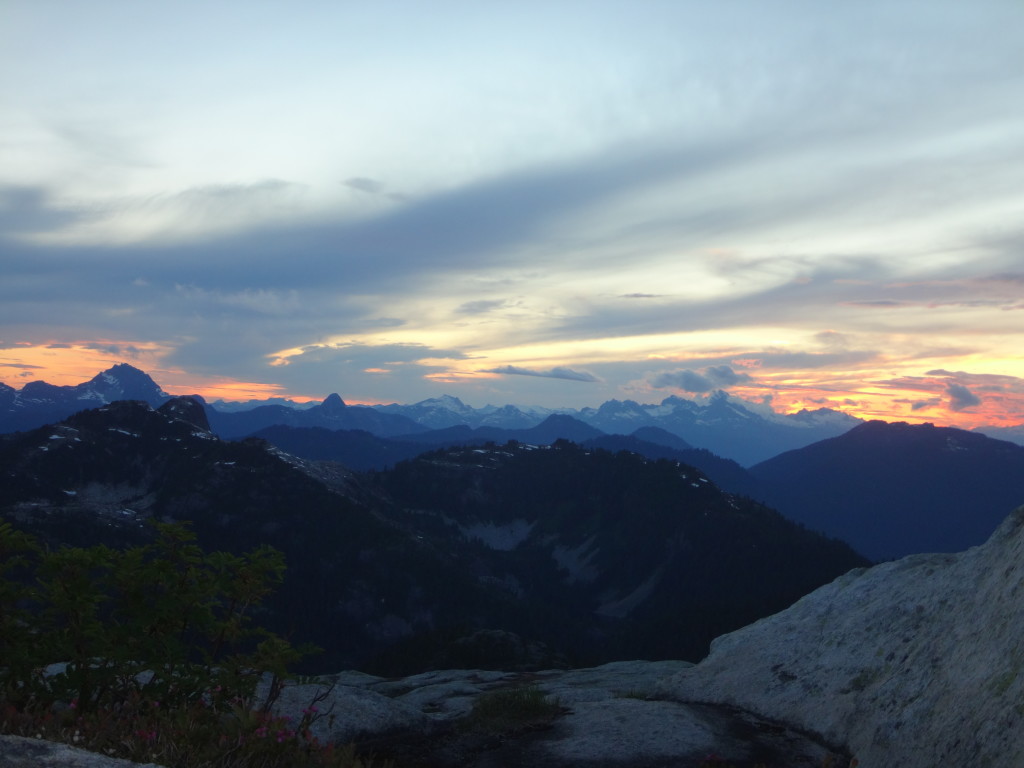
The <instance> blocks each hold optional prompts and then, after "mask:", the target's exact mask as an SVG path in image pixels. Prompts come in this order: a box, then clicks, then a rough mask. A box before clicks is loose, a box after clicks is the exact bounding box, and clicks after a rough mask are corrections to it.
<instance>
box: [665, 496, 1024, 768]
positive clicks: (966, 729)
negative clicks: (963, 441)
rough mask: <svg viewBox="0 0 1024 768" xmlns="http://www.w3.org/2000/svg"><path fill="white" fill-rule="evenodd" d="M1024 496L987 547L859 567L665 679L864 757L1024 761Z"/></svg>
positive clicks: (683, 696) (917, 764)
mask: <svg viewBox="0 0 1024 768" xmlns="http://www.w3.org/2000/svg"><path fill="white" fill-rule="evenodd" d="M1022 587H1024V507H1022V508H1021V509H1018V510H1017V511H1016V512H1014V513H1012V514H1011V515H1010V516H1009V517H1008V518H1007V519H1006V521H1005V522H1004V523H1003V524H1002V525H1001V526H1000V528H999V529H998V530H997V531H996V532H995V533H994V534H993V535H992V537H991V538H990V539H989V540H988V542H986V543H985V544H983V545H981V546H978V547H974V548H972V549H970V550H968V551H966V552H962V553H959V554H956V555H913V556H910V557H907V558H904V559H902V560H898V561H895V562H889V563H884V564H882V565H878V566H875V567H873V568H870V569H866V570H865V569H859V570H855V571H851V572H850V573H848V574H846V575H845V576H842V577H840V578H839V579H837V580H836V581H834V582H833V583H831V584H829V585H827V586H824V587H821V588H820V589H818V590H816V591H815V592H813V593H811V594H810V595H808V596H806V597H804V598H803V599H801V600H800V601H798V602H797V603H796V604H794V605H793V606H792V607H790V608H789V609H787V610H785V611H783V612H781V613H778V614H776V615H774V616H771V617H768V618H766V619H762V620H761V621H758V622H756V623H755V624H752V625H750V626H748V627H745V628H743V629H741V630H738V631H736V632H733V633H731V634H728V635H724V636H722V637H720V638H718V639H717V640H715V642H714V643H713V644H712V648H711V653H710V654H709V656H708V657H707V658H706V659H705V660H704V661H702V662H701V663H700V664H698V665H697V666H695V667H692V668H688V669H685V670H682V671H680V672H678V673H677V674H675V675H674V676H672V677H670V678H669V679H668V680H666V681H665V682H664V683H662V685H661V686H660V689H661V691H662V692H663V693H666V694H668V695H671V696H672V697H674V698H676V699H678V700H681V701H704V702H715V703H718V704H723V703H724V704H728V705H732V706H736V707H740V708H742V709H745V710H748V711H751V712H755V713H758V714H760V715H762V716H765V717H769V718H773V719H777V720H780V721H783V722H786V723H789V724H791V725H794V726H796V727H798V728H801V729H806V730H808V731H811V732H814V733H818V734H821V735H822V736H823V737H824V738H825V739H826V740H828V741H832V742H838V743H842V744H846V745H847V746H848V747H849V749H850V751H851V752H852V753H853V754H855V755H856V756H857V757H858V758H859V760H860V765H861V766H864V767H865V768H867V767H868V766H894V765H898V766H900V767H901V768H934V767H935V766H939V765H949V766H967V765H971V766H992V767H993V768H1001V767H1002V766H1006V768H1010V767H1011V766H1020V765H1024V589H1022Z"/></svg>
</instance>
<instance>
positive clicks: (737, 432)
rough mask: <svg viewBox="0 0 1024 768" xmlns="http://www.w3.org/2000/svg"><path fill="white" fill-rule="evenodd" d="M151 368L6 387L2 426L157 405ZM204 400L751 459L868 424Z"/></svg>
mask: <svg viewBox="0 0 1024 768" xmlns="http://www.w3.org/2000/svg"><path fill="white" fill-rule="evenodd" d="M170 397H171V396H170V395H168V394H167V393H166V392H164V391H163V390H162V389H161V388H160V387H159V386H158V385H157V384H156V383H155V382H154V381H153V380H152V379H151V378H150V377H149V376H148V375H147V374H146V373H144V372H143V371H140V370H138V369H137V368H134V367H132V366H130V365H127V364H125V363H120V364H118V365H115V366H113V367H112V368H110V369H108V370H106V371H103V372H102V373H100V374H97V375H96V376H95V377H94V378H92V379H91V380H89V381H87V382H84V383H82V384H78V385H75V386H54V385H50V384H46V383H45V382H30V383H28V384H26V385H25V386H24V387H22V388H21V389H20V390H17V389H14V388H13V387H10V386H7V385H0V432H14V431H20V430H26V429H32V428H35V427H38V426H42V425H43V424H48V423H53V422H55V421H59V420H60V419H63V418H66V417H67V416H70V415H71V414H73V413H75V412H76V411H78V410H81V409H83V408H89V407H95V406H98V405H102V404H105V403H110V402H113V401H115V400H126V399H128V400H142V401H143V402H146V403H148V404H149V405H151V406H153V407H159V406H160V405H161V404H162V403H164V402H166V401H167V400H168V399H170ZM198 399H199V400H200V401H201V402H204V407H205V409H206V412H207V418H208V419H209V422H210V426H211V428H212V429H213V431H214V433H215V434H217V435H218V436H220V437H224V438H228V439H232V438H238V437H244V436H246V435H250V434H252V433H254V432H257V431H259V430H261V429H265V428H267V427H271V426H275V425H287V426H292V427H320V428H324V429H331V430H338V429H349V430H351V429H361V430H365V431H367V432H370V433H371V434H374V435H376V436H378V437H389V438H390V437H399V436H401V437H406V436H410V435H419V434H423V433H425V432H428V431H431V430H437V429H450V428H459V427H465V428H469V429H485V428H496V429H503V430H507V429H530V428H533V427H536V426H538V425H540V424H542V423H543V422H544V421H545V420H546V419H547V418H549V417H551V416H553V415H557V416H569V417H572V418H574V419H576V420H577V421H580V422H582V423H583V424H586V425H588V426H590V427H593V428H594V429H596V430H599V431H600V432H603V433H606V434H631V433H633V432H635V431H636V430H637V429H643V428H646V427H655V428H658V429H661V430H664V431H666V432H668V433H670V434H672V435H675V436H677V437H679V438H681V439H683V440H684V441H686V442H687V443H688V444H690V445H691V446H692V447H696V448H703V449H706V450H708V451H711V452H712V453H714V454H716V455H719V456H723V457H726V458H729V459H732V460H734V461H736V462H738V463H739V464H742V465H745V466H747V465H751V464H754V463H757V462H758V461H763V460H765V459H768V458H771V457H772V456H775V455H777V454H779V453H781V452H783V451H787V450H791V449H793V448H799V447H802V446H805V445H809V444H811V443H813V442H816V441H818V440H823V439H826V438H829V437H835V436H837V435H840V434H842V433H843V432H845V431H846V430H848V429H850V428H852V427H853V426H855V425H857V424H859V423H860V420H859V419H856V418H854V417H852V416H849V415H847V414H844V413H841V412H839V411H834V410H830V409H826V408H822V409H818V410H815V411H800V412H799V413H796V414H778V413H774V412H772V411H771V410H770V409H765V408H762V407H755V406H753V405H751V404H750V403H745V402H744V401H742V400H738V399H736V398H733V397H730V396H729V395H728V394H727V393H725V392H717V393H715V394H714V395H713V396H711V397H710V398H708V400H707V402H705V403H698V402H695V401H691V400H685V399H683V398H679V397H675V396H672V397H667V398H665V399H664V400H662V401H661V402H660V403H658V404H646V405H645V404H640V403H637V402H634V401H632V400H625V401H620V400H610V401H608V402H606V403H604V404H603V405H601V406H600V407H599V408H581V409H560V410H558V411H554V410H551V409H542V408H523V407H520V406H516V405H505V406H500V407H498V406H485V407H483V408H472V407H470V406H468V405H466V404H465V403H463V402H462V401H461V400H459V399H458V398H456V397H450V396H446V397H440V398H432V399H429V400H424V401H422V402H419V403H416V404H413V405H398V404H391V405H382V406H372V407H371V406H350V405H347V404H346V403H345V402H344V400H342V398H341V397H340V396H339V395H337V394H332V395H330V396H328V397H327V398H326V399H324V401H323V402H322V403H320V404H319V405H314V406H307V407H302V408H299V407H293V406H289V405H284V404H281V403H280V402H276V403H270V402H268V403H266V404H262V403H260V401H250V403H249V404H248V405H251V406H253V407H248V408H245V409H240V408H238V407H236V406H232V407H226V406H222V407H221V408H218V407H216V406H215V405H211V404H207V403H205V401H202V398H198Z"/></svg>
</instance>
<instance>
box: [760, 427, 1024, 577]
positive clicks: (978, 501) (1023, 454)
mask: <svg viewBox="0 0 1024 768" xmlns="http://www.w3.org/2000/svg"><path fill="white" fill-rule="evenodd" d="M749 472H750V474H751V475H753V476H754V478H756V479H757V480H758V481H759V483H760V492H761V494H762V495H761V496H760V498H763V499H764V501H765V502H766V503H768V504H769V505H771V506H772V507H774V508H775V509H777V510H779V511H780V512H781V513H782V514H784V515H786V516H787V517H789V518H791V519H793V520H796V521H798V522H800V523H803V524H804V525H806V526H808V527H809V528H813V529H815V530H819V531H823V532H825V533H826V534H828V535H829V536H836V537H838V538H841V539H843V540H844V541H846V542H849V543H850V544H851V545H852V546H853V547H854V549H856V550H857V551H858V552H861V553H863V554H865V555H867V556H868V557H870V558H872V559H875V560H883V559H890V558H896V557H902V556H904V555H908V554H912V553H918V552H958V551H960V550H962V549H966V548H967V547H970V546H974V545H977V544H981V543H982V542H984V541H985V540H986V539H987V538H988V537H989V536H990V535H991V534H992V532H993V531H994V530H995V529H996V527H997V526H998V525H999V523H1000V522H1001V521H1002V520H1003V519H1004V518H1005V517H1006V515H1007V514H1009V512H1010V511H1012V510H1013V509H1016V508H1017V507H1018V506H1020V505H1022V504H1024V446H1020V445H1016V444H1014V443H1010V442H1006V441H1004V440H995V439H993V438H990V437H986V436H985V435H982V434H980V433H977V432H967V431H965V430H962V429H955V428H953V427H936V426H934V425H932V424H906V423H903V422H894V423H887V422H884V421H869V422H866V423H864V424H861V425H860V426H858V427H855V428H854V429H851V430H850V431H849V432H846V433H845V434H843V435H840V436H839V437H835V438H832V439H829V440H823V441H821V442H818V443H814V444H812V445H809V446H805V447H803V448H800V449H798V450H794V451H789V452H787V453H783V454H780V455H779V456H776V457H774V458H772V459H769V460H767V461H764V462H761V463H760V464H757V465H755V466H753V467H751V468H750V470H749Z"/></svg>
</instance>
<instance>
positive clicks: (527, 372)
mask: <svg viewBox="0 0 1024 768" xmlns="http://www.w3.org/2000/svg"><path fill="white" fill-rule="evenodd" d="M481 373H501V374H514V375H516V376H539V377H541V378H544V379H566V380H568V381H587V382H597V381H600V379H598V378H597V377H596V376H594V375H593V374H591V373H587V372H586V371H574V370H572V369H571V368H563V367H556V368H551V369H550V370H547V371H536V370H533V369H530V368H521V367H519V366H517V365H503V366H500V367H498V368H486V369H484V370H482V371H481Z"/></svg>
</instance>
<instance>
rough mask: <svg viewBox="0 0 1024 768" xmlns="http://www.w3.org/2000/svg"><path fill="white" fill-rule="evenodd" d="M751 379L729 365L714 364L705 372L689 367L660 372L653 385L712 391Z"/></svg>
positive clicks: (694, 390) (690, 390)
mask: <svg viewBox="0 0 1024 768" xmlns="http://www.w3.org/2000/svg"><path fill="white" fill-rule="evenodd" d="M751 381H753V378H752V377H751V376H750V375H748V374H746V373H737V372H736V371H734V370H733V369H732V368H730V367H729V366H728V365H714V366H708V367H707V368H705V369H704V372H703V373H698V372H697V371H694V370H690V369H689V368H683V369H680V370H678V371H669V372H666V373H660V374H658V375H657V376H655V377H654V378H653V379H652V380H651V386H653V387H657V388H658V389H662V388H665V387H672V388H675V389H681V390H683V391H684V392H710V391H711V390H714V389H728V388H729V387H734V386H736V385H738V384H746V383H748V382H751Z"/></svg>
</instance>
